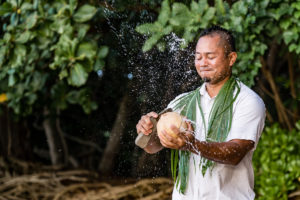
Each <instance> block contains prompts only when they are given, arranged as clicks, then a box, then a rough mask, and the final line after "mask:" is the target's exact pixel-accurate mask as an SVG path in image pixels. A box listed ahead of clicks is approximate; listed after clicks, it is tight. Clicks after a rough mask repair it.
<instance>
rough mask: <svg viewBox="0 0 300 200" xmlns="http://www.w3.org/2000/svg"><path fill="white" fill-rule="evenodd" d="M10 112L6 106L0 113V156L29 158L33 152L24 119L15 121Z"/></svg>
mask: <svg viewBox="0 0 300 200" xmlns="http://www.w3.org/2000/svg"><path fill="white" fill-rule="evenodd" d="M10 114H11V113H10V110H9V109H8V107H6V109H4V110H3V113H2V115H0V133H1V134H0V156H3V157H14V158H18V159H22V160H31V159H32V158H33V154H32V149H31V143H30V131H29V130H28V128H27V126H26V121H23V120H19V121H15V120H13V119H12V117H11V115H10Z"/></svg>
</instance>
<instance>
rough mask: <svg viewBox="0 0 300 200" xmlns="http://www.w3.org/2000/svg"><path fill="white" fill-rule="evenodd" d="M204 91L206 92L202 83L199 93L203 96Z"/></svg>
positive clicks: (204, 84)
mask: <svg viewBox="0 0 300 200" xmlns="http://www.w3.org/2000/svg"><path fill="white" fill-rule="evenodd" d="M205 93H207V91H206V83H203V84H202V85H201V87H200V94H201V95H202V96H203V95H205Z"/></svg>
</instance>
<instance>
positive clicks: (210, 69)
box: [199, 66, 213, 71]
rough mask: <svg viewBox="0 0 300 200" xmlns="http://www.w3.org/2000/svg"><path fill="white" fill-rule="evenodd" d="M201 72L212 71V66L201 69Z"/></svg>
mask: <svg viewBox="0 0 300 200" xmlns="http://www.w3.org/2000/svg"><path fill="white" fill-rule="evenodd" d="M199 70H200V71H212V70H213V68H211V67H210V66H201V67H200V68H199Z"/></svg>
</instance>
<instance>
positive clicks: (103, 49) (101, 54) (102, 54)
mask: <svg viewBox="0 0 300 200" xmlns="http://www.w3.org/2000/svg"><path fill="white" fill-rule="evenodd" d="M108 51H109V48H108V46H101V47H100V48H99V50H98V54H97V57H98V58H105V57H106V56H107V54H108Z"/></svg>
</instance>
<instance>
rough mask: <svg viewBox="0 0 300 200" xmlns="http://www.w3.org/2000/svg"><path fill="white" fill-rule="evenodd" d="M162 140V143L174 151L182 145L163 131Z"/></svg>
mask: <svg viewBox="0 0 300 200" xmlns="http://www.w3.org/2000/svg"><path fill="white" fill-rule="evenodd" d="M161 138H162V142H163V143H164V144H165V145H166V146H167V147H168V148H172V149H178V148H179V147H180V145H178V144H180V143H179V142H180V141H178V140H177V138H174V137H172V136H170V135H169V134H168V133H167V132H166V131H164V130H163V131H162V134H161Z"/></svg>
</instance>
